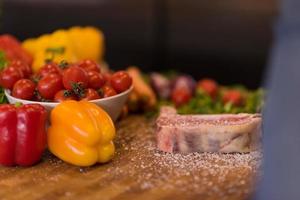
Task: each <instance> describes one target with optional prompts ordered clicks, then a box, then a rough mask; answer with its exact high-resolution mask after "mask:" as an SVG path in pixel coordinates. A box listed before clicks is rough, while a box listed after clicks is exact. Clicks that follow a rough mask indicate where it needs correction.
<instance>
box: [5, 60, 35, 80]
mask: <svg viewBox="0 0 300 200" xmlns="http://www.w3.org/2000/svg"><path fill="white" fill-rule="evenodd" d="M9 66H11V67H14V68H18V69H19V70H21V71H22V73H23V76H24V77H26V78H28V77H29V76H30V75H31V73H32V71H31V67H30V66H29V65H28V64H27V63H26V62H24V61H21V60H13V61H11V62H10V63H9Z"/></svg>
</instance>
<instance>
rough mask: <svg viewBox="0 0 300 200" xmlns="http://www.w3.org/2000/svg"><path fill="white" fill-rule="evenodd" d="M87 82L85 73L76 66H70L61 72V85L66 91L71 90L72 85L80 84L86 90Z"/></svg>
mask: <svg viewBox="0 0 300 200" xmlns="http://www.w3.org/2000/svg"><path fill="white" fill-rule="evenodd" d="M88 81H89V78H88V75H87V72H86V71H85V70H84V69H82V68H80V67H78V66H71V67H69V68H67V69H66V70H64V72H63V85H64V87H65V88H66V89H67V90H72V89H73V85H74V84H80V85H81V86H82V87H83V88H86V87H87V85H88Z"/></svg>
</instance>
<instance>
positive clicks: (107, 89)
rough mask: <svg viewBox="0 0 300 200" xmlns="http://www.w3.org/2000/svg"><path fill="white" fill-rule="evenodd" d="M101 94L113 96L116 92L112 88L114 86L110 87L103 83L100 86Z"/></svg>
mask: <svg viewBox="0 0 300 200" xmlns="http://www.w3.org/2000/svg"><path fill="white" fill-rule="evenodd" d="M101 94H102V95H101V96H102V97H103V98H105V97H111V96H115V95H116V94H117V92H116V91H115V90H114V88H112V87H111V86H109V85H104V86H103V87H102V88H101Z"/></svg>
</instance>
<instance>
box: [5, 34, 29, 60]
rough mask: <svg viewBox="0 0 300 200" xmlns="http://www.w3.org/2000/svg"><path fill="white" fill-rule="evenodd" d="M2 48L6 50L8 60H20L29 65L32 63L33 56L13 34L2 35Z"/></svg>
mask: <svg viewBox="0 0 300 200" xmlns="http://www.w3.org/2000/svg"><path fill="white" fill-rule="evenodd" d="M0 50H2V51H4V52H5V58H6V59H7V60H8V61H13V60H20V61H22V62H24V63H27V64H28V65H31V64H32V61H33V57H32V56H31V55H30V54H29V53H28V52H27V51H26V50H25V49H23V47H22V45H21V43H20V42H19V41H18V40H17V38H15V37H14V36H12V35H8V34H4V35H0Z"/></svg>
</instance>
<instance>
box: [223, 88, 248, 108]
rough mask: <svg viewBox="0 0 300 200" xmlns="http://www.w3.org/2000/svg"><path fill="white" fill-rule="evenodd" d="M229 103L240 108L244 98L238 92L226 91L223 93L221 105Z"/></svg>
mask: <svg viewBox="0 0 300 200" xmlns="http://www.w3.org/2000/svg"><path fill="white" fill-rule="evenodd" d="M229 102H230V103H232V104H233V105H235V106H241V105H243V104H244V97H243V95H242V93H241V92H240V91H239V90H228V91H226V92H225V93H224V96H223V103H224V104H226V103H229Z"/></svg>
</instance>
